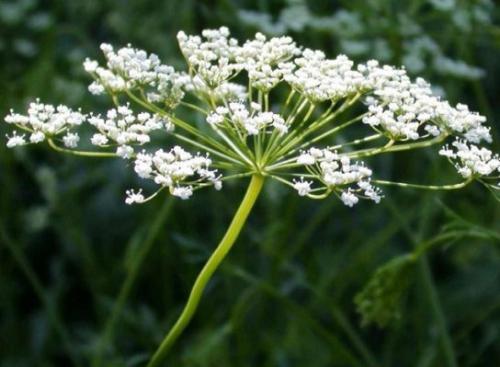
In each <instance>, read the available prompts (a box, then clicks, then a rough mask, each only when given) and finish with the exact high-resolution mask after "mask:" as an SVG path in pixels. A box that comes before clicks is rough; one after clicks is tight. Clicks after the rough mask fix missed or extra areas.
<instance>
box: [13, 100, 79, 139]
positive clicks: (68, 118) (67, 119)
mask: <svg viewBox="0 0 500 367" xmlns="http://www.w3.org/2000/svg"><path fill="white" fill-rule="evenodd" d="M27 112H28V113H27V115H21V114H18V113H14V111H12V110H11V111H10V113H9V114H8V115H7V116H6V117H5V122H7V123H8V124H12V125H15V126H18V127H19V128H22V129H23V130H27V131H29V132H31V135H30V138H29V141H30V143H40V142H43V141H44V140H45V138H46V137H54V136H57V135H59V134H62V133H64V132H66V133H67V134H69V132H68V131H70V130H72V129H74V128H76V127H78V126H80V125H81V124H82V123H83V122H84V121H86V118H87V116H86V115H84V114H82V113H81V112H80V111H73V110H71V109H70V108H68V107H66V106H63V105H59V106H57V107H55V106H52V105H49V104H43V103H40V101H39V100H36V102H32V103H30V104H29V107H28V111H27ZM71 134H73V135H76V133H71ZM23 136H24V135H23ZM14 142H17V143H19V142H20V140H19V138H16V139H14V140H13V141H12V142H11V145H12V144H14Z"/></svg>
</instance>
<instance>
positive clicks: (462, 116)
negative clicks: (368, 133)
mask: <svg viewBox="0 0 500 367" xmlns="http://www.w3.org/2000/svg"><path fill="white" fill-rule="evenodd" d="M358 70H361V71H363V72H364V74H365V78H366V79H367V84H366V86H367V87H368V88H370V90H371V92H370V94H369V96H368V97H367V98H366V99H365V101H366V103H367V105H368V113H367V114H366V116H365V117H364V118H363V122H364V123H365V124H367V125H369V126H371V127H373V128H374V129H376V130H379V131H380V130H381V131H383V132H384V133H385V134H387V135H388V136H390V137H391V138H392V139H394V140H417V139H419V138H422V137H425V136H426V135H431V136H438V135H440V134H446V135H449V134H461V135H463V136H464V137H465V138H466V139H467V140H469V141H471V142H475V143H478V142H480V141H482V140H485V141H491V137H490V133H489V129H488V128H486V127H485V126H483V123H484V122H485V121H486V118H485V117H484V116H481V115H479V114H477V113H474V112H471V111H469V110H468V108H467V106H465V105H463V104H458V105H457V106H456V107H455V108H454V107H452V106H451V105H450V104H449V103H448V102H447V101H442V100H441V99H440V98H439V97H438V96H435V95H433V93H432V90H431V87H430V85H429V83H427V82H426V81H425V80H424V79H422V78H417V79H416V81H415V82H412V81H411V79H410V78H409V77H408V75H407V74H406V71H405V70H403V69H396V68H394V67H391V66H387V65H385V66H379V64H378V62H377V61H375V60H372V61H369V62H368V63H367V64H366V65H360V66H359V67H358Z"/></svg>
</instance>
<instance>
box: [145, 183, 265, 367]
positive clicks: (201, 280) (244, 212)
mask: <svg viewBox="0 0 500 367" xmlns="http://www.w3.org/2000/svg"><path fill="white" fill-rule="evenodd" d="M263 183H264V178H263V177H262V176H260V175H256V174H254V175H253V176H252V179H251V181H250V184H249V186H248V189H247V192H246V194H245V197H244V198H243V200H242V201H241V204H240V206H239V208H238V210H237V211H236V214H235V215H234V218H233V220H232V222H231V224H230V225H229V228H228V229H227V231H226V234H225V235H224V237H223V238H222V240H221V242H220V243H219V245H218V246H217V248H216V249H215V251H214V252H213V253H212V255H211V256H210V258H209V259H208V261H207V262H206V264H205V266H204V267H203V269H202V270H201V272H200V274H199V275H198V277H197V278H196V281H195V283H194V285H193V288H192V289H191V293H190V295H189V298H188V301H187V303H186V306H185V307H184V310H183V311H182V313H181V315H180V316H179V318H178V319H177V321H176V323H175V325H174V326H173V327H172V329H170V331H169V332H168V334H167V336H166V337H165V339H163V341H162V343H161V344H160V346H159V348H158V349H157V350H156V352H155V354H154V355H153V357H152V358H151V360H150V361H149V363H148V365H147V367H158V366H160V365H161V363H162V362H163V360H164V359H165V357H166V355H167V353H168V351H169V349H170V348H171V347H172V345H173V344H174V342H175V341H176V340H177V338H178V337H179V336H180V335H181V333H182V332H183V331H184V329H185V328H186V326H187V325H188V324H189V321H190V320H191V318H192V317H193V315H194V313H195V311H196V309H197V307H198V304H199V303H200V299H201V296H202V294H203V290H204V289H205V286H206V285H207V283H208V281H209V280H210V278H211V277H212V275H213V273H214V272H215V270H216V269H217V268H218V267H219V265H220V263H221V262H222V260H224V258H225V257H226V255H227V253H228V252H229V250H231V247H232V246H233V244H234V242H235V241H236V239H237V238H238V235H239V234H240V232H241V229H242V228H243V226H244V224H245V222H246V219H247V218H248V215H249V214H250V211H251V210H252V207H253V205H254V204H255V201H256V200H257V197H258V196H259V193H260V191H261V189H262V185H263Z"/></svg>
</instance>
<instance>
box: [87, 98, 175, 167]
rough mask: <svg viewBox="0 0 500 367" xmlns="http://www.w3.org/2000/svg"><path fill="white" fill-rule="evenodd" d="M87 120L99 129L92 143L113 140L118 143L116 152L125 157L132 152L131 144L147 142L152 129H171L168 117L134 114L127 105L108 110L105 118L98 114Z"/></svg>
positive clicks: (102, 143) (129, 155)
mask: <svg viewBox="0 0 500 367" xmlns="http://www.w3.org/2000/svg"><path fill="white" fill-rule="evenodd" d="M88 122H89V123H90V124H91V125H93V126H94V127H95V128H96V129H97V130H98V131H99V132H98V133H96V134H94V135H93V136H92V138H91V140H90V141H91V143H92V144H94V145H97V146H103V145H106V144H108V142H109V140H111V141H114V142H116V143H117V144H118V145H120V147H118V150H117V154H119V155H120V156H121V157H126V158H130V157H131V156H132V155H133V153H134V149H133V147H132V145H135V144H137V145H143V144H145V143H149V142H150V141H151V138H150V134H151V133H152V132H153V131H156V130H161V129H166V130H167V131H171V130H172V129H173V124H172V123H171V121H170V120H169V119H166V118H163V117H161V116H159V115H157V114H155V115H151V114H150V113H148V112H142V113H139V114H138V115H137V116H136V115H134V113H133V111H132V110H131V109H130V106H129V105H124V106H119V107H117V108H113V109H111V110H109V111H108V112H107V113H106V117H105V118H104V117H101V116H100V115H95V116H91V117H89V119H88ZM125 146H126V147H125Z"/></svg>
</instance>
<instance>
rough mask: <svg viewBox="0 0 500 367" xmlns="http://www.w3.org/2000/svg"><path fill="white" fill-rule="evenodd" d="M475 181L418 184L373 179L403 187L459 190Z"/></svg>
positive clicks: (376, 181) (377, 182) (381, 183)
mask: <svg viewBox="0 0 500 367" xmlns="http://www.w3.org/2000/svg"><path fill="white" fill-rule="evenodd" d="M472 181H473V179H472V178H469V179H467V180H465V181H462V182H459V183H456V184H450V185H417V184H411V183H406V182H393V181H385V180H372V182H373V183H376V184H379V185H392V186H401V187H409V188H412V189H422V190H458V189H462V188H464V187H465V186H467V185H468V184H470V183H471V182H472Z"/></svg>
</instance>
